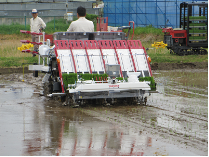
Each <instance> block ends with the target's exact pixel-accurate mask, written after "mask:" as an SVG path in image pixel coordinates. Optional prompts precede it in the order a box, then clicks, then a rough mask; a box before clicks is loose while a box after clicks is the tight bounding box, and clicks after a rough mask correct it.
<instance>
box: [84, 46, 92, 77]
mask: <svg viewBox="0 0 209 157" xmlns="http://www.w3.org/2000/svg"><path fill="white" fill-rule="evenodd" d="M85 51H86V57H87V60H88V63H89V70H90V73H91V74H92V70H91V63H90V60H89V55H88V52H87V49H86V47H85Z"/></svg>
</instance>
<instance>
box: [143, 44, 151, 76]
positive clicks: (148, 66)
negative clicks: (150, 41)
mask: <svg viewBox="0 0 209 157" xmlns="http://www.w3.org/2000/svg"><path fill="white" fill-rule="evenodd" d="M143 50H144V53H145V56H146V59H147V64H148V67H149V72H150V76H151V77H152V70H151V66H150V63H149V61H148V57H147V52H146V50H145V48H144V47H143Z"/></svg>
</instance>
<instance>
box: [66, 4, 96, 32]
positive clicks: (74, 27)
mask: <svg viewBox="0 0 209 157" xmlns="http://www.w3.org/2000/svg"><path fill="white" fill-rule="evenodd" d="M85 16H86V8H84V7H81V6H80V7H78V8H77V17H78V20H76V21H73V22H71V24H70V26H69V28H68V29H67V32H94V23H93V22H92V21H89V20H87V19H86V18H85Z"/></svg>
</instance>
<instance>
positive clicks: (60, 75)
mask: <svg viewBox="0 0 209 157" xmlns="http://www.w3.org/2000/svg"><path fill="white" fill-rule="evenodd" d="M55 55H56V57H57V58H58V53H57V49H56V48H55ZM57 65H58V71H59V77H60V82H61V87H62V93H64V92H65V90H64V85H63V79H62V72H61V67H60V63H57Z"/></svg>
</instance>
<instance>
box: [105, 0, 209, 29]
mask: <svg viewBox="0 0 209 157" xmlns="http://www.w3.org/2000/svg"><path fill="white" fill-rule="evenodd" d="M197 1H199V0H196V1H194V0H184V1H182V0H103V2H104V8H103V12H104V15H103V16H104V17H108V23H109V24H108V25H109V26H125V25H127V24H128V23H129V21H134V22H135V27H138V26H140V27H144V26H150V25H152V26H154V27H156V28H164V27H173V28H177V27H179V22H180V17H179V16H180V3H182V2H197ZM201 1H205V0H201ZM206 2H207V1H206Z"/></svg>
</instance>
